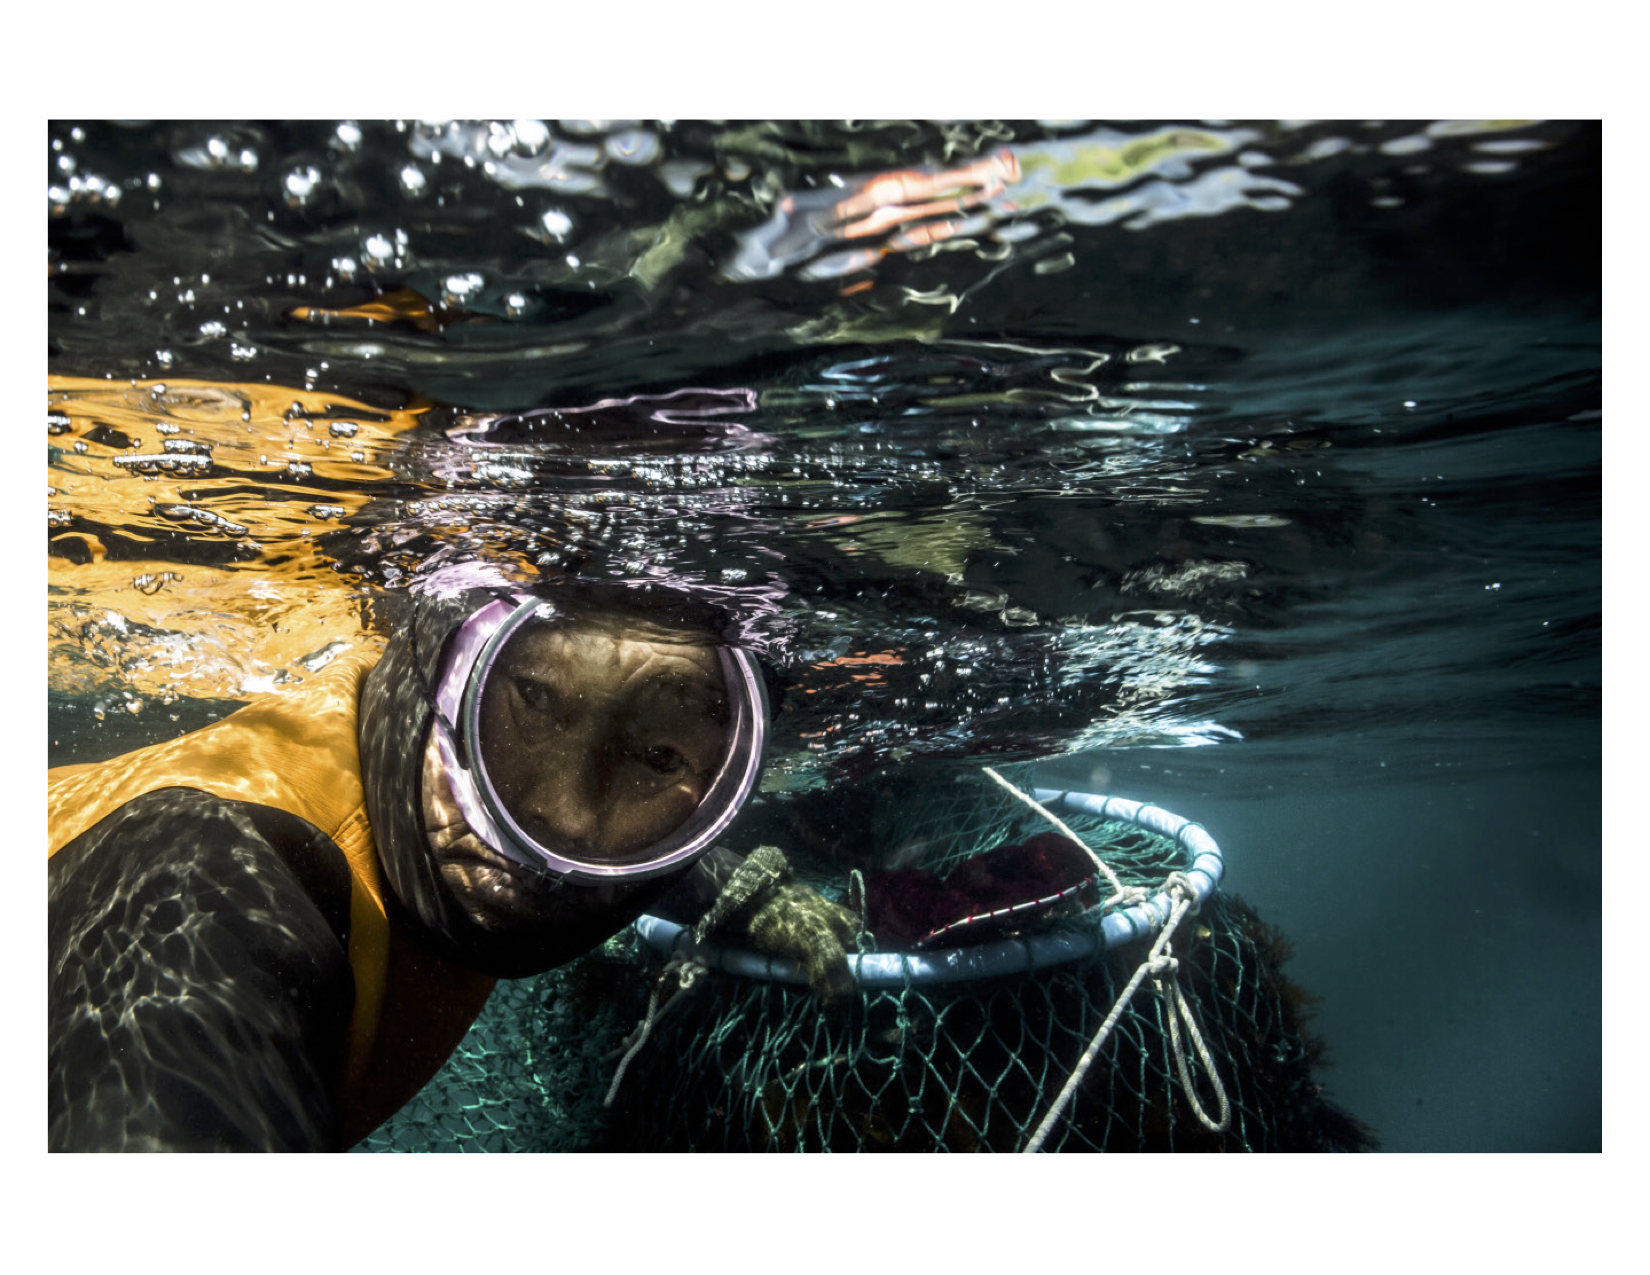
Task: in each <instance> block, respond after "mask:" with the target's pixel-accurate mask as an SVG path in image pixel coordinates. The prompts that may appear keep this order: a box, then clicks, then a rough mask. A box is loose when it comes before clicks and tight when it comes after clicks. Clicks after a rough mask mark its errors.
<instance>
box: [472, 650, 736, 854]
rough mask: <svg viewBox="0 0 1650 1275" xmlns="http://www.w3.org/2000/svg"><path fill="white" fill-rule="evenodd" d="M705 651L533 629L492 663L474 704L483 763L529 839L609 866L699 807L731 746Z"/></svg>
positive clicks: (712, 659) (713, 666) (718, 684)
mask: <svg viewBox="0 0 1650 1275" xmlns="http://www.w3.org/2000/svg"><path fill="white" fill-rule="evenodd" d="M727 718H728V711H727V702H726V697H725V694H724V691H723V687H722V675H721V670H720V667H719V665H718V662H717V659H716V653H715V651H714V650H713V649H711V648H710V647H707V646H692V645H687V644H678V643H665V642H650V641H641V640H636V639H633V638H629V637H625V636H623V635H616V634H612V633H607V632H601V631H581V630H572V631H569V630H565V629H550V628H535V629H529V630H527V631H526V632H524V633H523V634H522V635H521V637H520V638H518V639H517V640H515V641H512V642H511V643H510V644H509V646H507V647H506V648H505V650H504V651H503V653H502V654H501V655H500V657H499V662H498V665H497V666H496V667H495V670H494V672H493V675H492V676H491V677H490V678H489V679H488V681H487V686H486V688H485V690H484V692H483V695H482V703H481V720H482V721H483V722H485V723H486V735H485V738H484V739H483V741H482V754H483V760H484V762H485V764H486V766H487V771H488V774H489V775H490V776H491V778H492V781H493V785H494V787H495V788H496V789H497V790H498V794H499V796H500V797H501V798H502V799H503V801H504V804H505V806H506V808H508V809H509V810H510V812H511V813H512V814H513V815H514V816H515V817H516V820H517V822H518V823H520V824H521V826H522V828H523V829H524V830H525V831H526V832H527V833H529V834H530V835H531V836H532V837H533V838H534V839H535V840H537V841H539V842H541V843H543V844H545V845H547V846H551V847H554V848H557V849H559V850H561V851H562V852H563V853H565V854H567V856H568V857H570V858H575V859H579V860H583V861H587V862H591V861H593V862H615V861H619V860H623V859H625V858H626V857H628V856H631V855H634V854H636V853H637V852H639V851H642V850H645V849H646V848H647V847H648V846H650V845H652V844H653V843H654V842H656V841H658V840H660V839H661V838H662V837H665V836H667V835H668V834H669V833H672V832H674V831H675V830H676V829H677V828H679V827H681V826H682V824H683V823H685V822H686V821H687V819H688V817H689V816H690V815H692V813H693V812H694V810H695V809H697V808H698V805H699V802H700V800H701V799H702V798H703V797H704V795H705V792H706V790H707V789H709V787H710V785H711V781H712V780H714V779H715V777H716V770H717V767H718V765H719V763H720V762H721V759H722V754H723V751H724V750H725V747H726V743H727Z"/></svg>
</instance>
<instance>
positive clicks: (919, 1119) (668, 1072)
mask: <svg viewBox="0 0 1650 1275" xmlns="http://www.w3.org/2000/svg"><path fill="white" fill-rule="evenodd" d="M877 797H878V798H879V799H877V800H872V801H869V802H858V803H849V804H850V806H851V808H849V809H846V810H845V809H844V805H843V803H833V804H831V805H824V804H819V805H817V806H814V807H809V805H808V803H807V802H801V803H799V804H789V805H787V803H778V805H777V806H776V807H775V808H774V809H772V810H771V811H770V815H769V817H767V818H766V819H758V820H757V821H756V825H755V826H754V827H753V828H752V829H751V830H750V831H749V832H748V833H747V836H748V838H749V839H750V840H752V841H753V842H754V841H755V840H757V839H767V840H776V839H778V841H779V844H781V845H782V846H783V848H784V849H785V850H786V852H787V854H789V855H790V856H791V858H792V859H793V861H795V862H796V863H797V865H798V867H799V869H801V873H800V875H803V876H805V877H807V878H809V879H811V880H812V881H813V882H814V883H815V884H816V885H818V886H819V887H820V888H821V889H823V890H825V891H826V892H828V893H830V894H832V895H833V896H834V897H839V898H845V897H847V893H848V892H847V877H848V873H849V872H850V871H851V869H852V868H853V867H855V866H858V867H861V868H862V869H868V868H870V867H871V866H889V865H894V866H900V867H924V868H928V869H930V870H937V871H943V870H945V869H946V868H948V867H950V866H954V865H955V864H956V863H958V862H960V861H961V860H962V859H963V858H966V857H967V856H969V855H972V854H976V853H980V852H982V851H984V850H988V849H991V848H993V847H995V846H996V845H999V844H1001V843H1002V842H1004V841H1005V840H1018V839H1023V838H1024V837H1026V836H1029V835H1031V834H1032V833H1035V832H1040V831H1044V830H1046V828H1047V825H1046V824H1045V823H1044V822H1043V821H1042V820H1041V819H1040V818H1039V816H1037V815H1036V814H1035V813H1034V812H1032V811H1029V810H1027V809H1026V808H1025V807H1024V806H1022V805H1020V804H1019V803H1017V802H1016V801H1014V799H1013V798H1012V797H1011V796H1010V795H1009V794H1007V793H1005V792H1003V791H1002V790H1001V789H1000V788H997V787H996V785H994V784H991V783H989V782H988V781H986V780H985V779H983V778H982V777H980V776H978V775H977V774H970V775H965V776H948V777H944V778H939V777H935V778H934V779H932V780H931V781H930V782H928V783H926V784H924V785H922V786H921V787H920V788H918V789H917V790H915V791H913V790H912V789H910V788H901V789H898V790H885V791H883V792H882V793H880V794H877ZM1067 822H1068V823H1069V824H1070V825H1071V827H1072V829H1073V830H1074V831H1075V832H1077V833H1078V834H1079V835H1080V836H1082V837H1084V839H1085V840H1087V841H1088V842H1089V843H1090V844H1091V845H1094V846H1095V847H1096V848H1097V849H1098V850H1099V851H1100V853H1101V855H1102V857H1103V858H1105V860H1106V861H1107V862H1108V863H1109V864H1110V865H1111V866H1112V868H1113V869H1114V870H1115V871H1116V872H1117V873H1118V875H1119V876H1120V877H1121V878H1122V880H1123V881H1124V882H1125V884H1141V885H1152V886H1156V885H1160V884H1161V883H1162V881H1163V878H1164V876H1165V875H1166V874H1167V873H1168V872H1169V871H1171V870H1174V869H1176V868H1181V867H1184V866H1185V863H1184V854H1183V852H1182V851H1181V850H1180V849H1179V847H1177V846H1176V845H1175V844H1174V843H1173V842H1171V841H1169V840H1167V839H1166V838H1163V837H1160V836H1157V835H1155V834H1153V833H1149V832H1145V831H1143V830H1141V829H1139V828H1136V827H1134V826H1133V825H1129V824H1122V823H1115V822H1110V823H1102V822H1101V821H1099V820H1097V819H1094V818H1092V817H1088V816H1078V817H1068V818H1067ZM845 846H846V847H848V849H847V850H845V849H844V847H845ZM1080 923H1083V922H1081V921H1072V920H1067V921H1064V922H1057V923H1055V924H1067V925H1070V924H1080ZM1090 923H1092V918H1090ZM1146 946H1147V944H1146V943H1144V942H1142V943H1136V944H1132V945H1130V946H1129V947H1126V948H1124V949H1120V950H1117V951H1114V952H1111V953H1108V954H1106V955H1105V956H1103V957H1098V958H1091V959H1088V960H1085V961H1083V962H1080V963H1074V964H1071V965H1067V966H1063V967H1058V968H1054V969H1049V970H1043V971H1041V972H1037V973H1031V974H1020V975H1014V976H1010V977H1005V978H999V979H992V980H983V981H979V982H975V983H968V984H952V985H947V986H933V987H918V986H906V987H898V988H887V989H861V990H860V992H859V993H858V994H857V995H856V996H855V997H853V998H851V999H850V1002H849V1003H848V1004H846V1005H843V1006H837V1007H833V1008H827V1007H825V1006H823V1005H822V1004H821V1002H820V1001H819V1000H818V999H817V998H816V997H815V996H814V995H813V994H812V993H810V992H809V991H808V990H807V989H806V988H805V987H799V986H795V985H790V984H780V983H770V982H765V981H759V980H751V979H744V978H739V977H735V976H731V975H724V974H716V973H709V974H705V975H703V976H702V977H701V978H700V979H699V980H698V982H697V983H696V984H695V986H694V987H693V988H692V989H691V990H690V991H687V992H684V993H683V994H682V995H681V996H679V997H677V998H676V999H675V1000H674V1001H673V1002H671V1004H670V1007H669V1009H668V1011H667V1012H666V1013H665V1014H663V1015H662V1016H661V1018H660V1019H659V1021H658V1022H657V1023H656V1025H655V1027H654V1029H653V1031H652V1033H651V1035H650V1036H649V1038H648V1039H647V1041H646V1043H645V1044H644V1045H643V1046H642V1048H641V1050H640V1052H639V1053H638V1054H637V1055H636V1057H635V1059H634V1060H633V1061H632V1063H631V1064H630V1066H629V1068H628V1070H627V1071H626V1074H625V1076H624V1079H623V1082H622V1083H621V1085H620V1087H619V1089H618V1092H617V1098H616V1101H615V1103H614V1105H613V1107H612V1108H611V1109H609V1110H607V1111H605V1112H604V1111H603V1109H602V1107H601V1101H602V1097H603V1095H604V1094H605V1092H606V1090H607V1087H608V1084H609V1083H610V1081H611V1079H612V1076H613V1072H614V1068H615V1065H616V1059H617V1056H618V1054H619V1052H620V1050H621V1048H622V1045H623V1038H624V1036H625V1034H626V1033H627V1032H628V1031H629V1030H630V1029H631V1028H632V1027H634V1026H635V1024H636V1023H637V1021H638V1020H639V1019H640V1017H641V1016H642V1013H643V1009H644V1006H645V1003H646V998H647V995H648V992H649V991H650V990H651V987H652V985H653V982H654V980H655V979H658V978H660V977H661V975H660V973H659V971H660V967H661V965H662V964H663V960H664V958H663V957H662V956H659V955H657V954H654V953H651V952H646V951H644V950H642V949H641V948H640V945H639V944H636V943H634V942H631V941H628V940H626V941H616V942H615V943H612V944H609V945H608V946H607V948H605V949H603V950H602V951H601V952H599V953H596V954H593V955H592V956H591V957H587V958H585V959H584V960H583V961H580V962H577V963H575V964H574V965H573V966H570V967H568V968H567V969H566V970H564V971H558V972H553V973H552V974H550V975H545V976H541V977H540V978H537V979H531V980H524V981H522V982H521V983H518V984H515V985H501V988H500V991H499V992H496V993H495V994H494V998H493V1000H492V1001H491V1002H490V1003H489V1005H488V1007H487V1012H486V1013H485V1014H484V1015H483V1017H482V1018H481V1020H479V1021H478V1022H477V1024H476V1026H475V1028H474V1029H472V1031H471V1033H470V1036H469V1037H467V1038H466V1040H465V1042H464V1046H463V1047H462V1048H461V1050H460V1051H459V1053H458V1054H457V1055H456V1056H455V1057H454V1059H453V1060H451V1061H450V1062H449V1064H448V1065H447V1067H446V1068H445V1069H444V1070H443V1071H442V1073H441V1074H440V1075H439V1076H437V1078H436V1079H435V1080H434V1081H432V1082H431V1084H430V1085H429V1086H428V1087H427V1088H426V1089H425V1090H424V1092H422V1093H421V1094H420V1095H419V1096H418V1098H417V1099H415V1101H414V1102H413V1103H412V1104H411V1105H410V1106H409V1107H408V1108H406V1109H405V1110H403V1111H402V1112H401V1113H400V1114H399V1115H398V1116H397V1117H396V1118H395V1119H394V1120H393V1121H391V1122H390V1123H389V1124H388V1125H386V1126H385V1127H384V1128H383V1129H382V1130H380V1131H379V1132H378V1133H377V1134H375V1135H374V1136H373V1137H372V1138H371V1139H369V1140H368V1143H367V1144H365V1145H366V1146H367V1147H368V1148H369V1149H405V1150H433V1149H466V1150H470V1149H473V1150H493V1149H498V1150H570V1149H601V1150H633V1151H746V1150H787V1151H827V1150H828V1151H874V1150H911V1151H918V1150H920V1151H939V1150H949V1151H980V1150H992V1151H1017V1150H1020V1149H1021V1148H1022V1147H1023V1146H1024V1144H1025V1142H1026V1141H1027V1139H1028V1137H1029V1136H1030V1134H1031V1131H1032V1130H1033V1129H1034V1128H1035V1127H1036V1126H1037V1124H1038V1122H1039V1121H1040V1120H1041V1119H1042V1117H1043V1115H1044V1113H1045V1112H1046V1111H1047V1110H1048V1108H1049V1105H1050V1104H1051V1103H1052V1101H1053V1100H1054V1097H1055V1095H1056V1094H1057V1093H1058V1092H1059V1090H1060V1088H1061V1086H1062V1085H1063V1084H1064V1083H1065V1081H1066V1079H1067V1077H1068V1076H1069V1075H1070V1074H1071V1070H1072V1068H1073V1067H1074V1066H1075V1065H1076V1063H1077V1060H1078V1058H1079V1057H1080V1056H1081V1054H1082V1053H1083V1051H1084V1049H1085V1048H1086V1047H1087V1046H1088V1043H1089V1041H1090V1039H1091V1038H1092V1036H1093V1035H1094V1032H1095V1030H1096V1029H1097V1028H1098V1026H1099V1025H1100V1023H1101V1022H1102V1020H1103V1019H1104V1018H1105V1016H1106V1015H1107V1013H1108V1012H1109V1011H1110V1009H1111V1006H1112V1004H1113V1002H1114V1000H1115V999H1116V996H1117V993H1118V990H1119V989H1120V988H1121V987H1122V986H1123V984H1124V983H1125V982H1127V980H1128V978H1129V976H1130V975H1131V974H1132V972H1133V970H1134V969H1135V967H1136V966H1137V965H1138V964H1139V962H1140V960H1141V958H1142V956H1143V955H1144V953H1145V948H1146ZM867 950H869V945H868V946H867ZM1175 951H1176V953H1177V955H1178V956H1179V957H1180V961H1181V964H1180V971H1179V975H1178V977H1179V982H1180V985H1181V987H1182V988H1183V989H1184V990H1185V992H1186V994H1187V997H1188V999H1189V1000H1190V1002H1191V1004H1192V1006H1193V1009H1194V1012H1195V1013H1196V1015H1197V1017H1198V1020H1199V1022H1200V1024H1201V1026H1202V1030H1203V1034H1204V1037H1205V1039H1206V1040H1207V1042H1208V1045H1209V1048H1210V1051H1211V1054H1212V1056H1213V1058H1214V1059H1215V1062H1216V1067H1217V1069H1218V1071H1219V1073H1220V1078H1221V1081H1222V1082H1223V1083H1224V1086H1225V1089H1226V1092H1227V1095H1228V1097H1229V1099H1230V1101H1231V1105H1232V1118H1231V1121H1230V1124H1229V1126H1228V1128H1227V1129H1226V1130H1225V1132H1224V1133H1220V1134H1215V1133H1211V1132H1210V1131H1209V1130H1208V1129H1206V1128H1205V1127H1204V1126H1203V1125H1201V1124H1200V1123H1198V1122H1197V1120H1196V1119H1195V1118H1194V1116H1193V1114H1192V1111H1191V1108H1190V1106H1189V1105H1188V1103H1187V1101H1186V1099H1185V1096H1184V1095H1183V1094H1182V1093H1181V1086H1180V1080H1179V1077H1178V1073H1177V1070H1176V1065H1175V1060H1174V1057H1173V1053H1172V1050H1171V1047H1170V1037H1169V1026H1168V1020H1167V1018H1166V1016H1165V1014H1166V1002H1165V1000H1164V998H1163V997H1162V996H1160V995H1159V994H1158V993H1157V992H1156V991H1155V990H1153V988H1152V985H1151V984H1150V983H1148V984H1147V985H1146V986H1145V987H1144V988H1142V989H1141V991H1140V992H1139V993H1138V994H1137V995H1136V996H1135V998H1134V1000H1133V1001H1132V1002H1131V1005H1130V1007H1129V1009H1128V1010H1127V1011H1126V1012H1125V1013H1124V1015H1123V1017H1122V1019H1121V1020H1120V1022H1119V1023H1118V1025H1117V1028H1116V1029H1115V1030H1114V1032H1113V1034H1112V1037H1111V1038H1110V1039H1109V1040H1108V1041H1107V1043H1106V1045H1105V1047H1104V1049H1103V1050H1102V1052H1101V1054H1100V1055H1099V1057H1098V1059H1097V1060H1096V1062H1095V1063H1094V1065H1093V1066H1092V1067H1091V1068H1090V1070H1089V1072H1088V1075H1087V1076H1086V1078H1085V1080H1084V1083H1083V1084H1082V1086H1081V1087H1080V1088H1079V1090H1078V1092H1077V1095H1076V1097H1075V1099H1074V1100H1073V1103H1072V1105H1071V1107H1070V1108H1069V1109H1068V1110H1067V1112H1066V1114H1065V1116H1064V1118H1063V1119H1062V1120H1061V1121H1060V1123H1059V1125H1058V1126H1057V1127H1056V1128H1055V1129H1054V1131H1053V1132H1052V1133H1051V1134H1050V1136H1049V1138H1048V1140H1047V1142H1046V1143H1045V1146H1044V1149H1045V1150H1050V1151H1054V1150H1062V1151H1075V1150H1216V1149H1231V1150H1273V1149H1275V1150H1330V1149H1357V1148H1359V1147H1362V1146H1364V1145H1367V1144H1368V1137H1367V1132H1366V1131H1365V1130H1363V1129H1362V1127H1361V1126H1359V1125H1358V1124H1357V1123H1356V1122H1355V1121H1353V1120H1351V1119H1350V1118H1349V1117H1347V1116H1345V1115H1344V1114H1343V1113H1341V1112H1340V1111H1338V1110H1337V1109H1336V1108H1334V1107H1333V1106H1331V1105H1330V1104H1329V1103H1327V1102H1325V1101H1324V1099H1323V1098H1322V1096H1321V1086H1320V1085H1318V1084H1317V1083H1316V1080H1315V1078H1314V1076H1313V1068H1314V1065H1315V1063H1316V1062H1317V1053H1318V1049H1317V1046H1316V1045H1315V1044H1314V1043H1313V1042H1312V1041H1311V1039H1310V1038H1309V1037H1308V1036H1307V1035H1306V1033H1305V1032H1304V1030H1303V1023H1302V1020H1303V1017H1304V1014H1303V1010H1304V1008H1305V998H1304V997H1303V995H1302V994H1301V993H1300V992H1299V991H1298V990H1297V989H1295V988H1294V987H1293V986H1292V985H1291V984H1289V983H1288V982H1287V980H1285V979H1284V978H1283V976H1282V973H1281V963H1282V961H1283V959H1284V958H1285V956H1286V954H1287V952H1286V945H1285V944H1284V943H1283V941H1282V940H1281V939H1280V938H1279V936H1278V935H1276V933H1275V932H1273V931H1271V930H1270V929H1269V928H1268V927H1266V926H1265V925H1264V924H1263V923H1261V922H1260V921H1259V919H1258V918H1257V917H1256V916H1255V915H1254V913H1253V912H1252V911H1250V910H1249V909H1248V908H1246V907H1245V906H1244V905H1243V904H1242V903H1241V902H1239V901H1237V900H1235V899H1233V898H1231V897H1230V896H1227V895H1220V894H1217V895H1216V896H1215V898H1214V899H1212V900H1211V901H1210V903H1209V904H1207V905H1206V906H1205V907H1204V908H1203V910H1202V912H1201V913H1200V914H1199V915H1197V916H1195V917H1192V918H1190V919H1189V920H1188V921H1186V922H1185V923H1183V924H1182V926H1181V927H1180V930H1179V931H1178V932H1177V939H1176V943H1175ZM667 977H669V978H670V980H671V982H670V986H672V987H673V986H675V983H674V973H672V974H671V975H669V976H667ZM1188 1062H1189V1066H1190V1069H1191V1075H1192V1078H1193V1084H1194V1085H1195V1086H1197V1087H1198V1090H1199V1092H1200V1094H1201V1095H1202V1097H1203V1102H1204V1106H1205V1108H1206V1109H1208V1110H1213V1109H1214V1106H1215V1104H1214V1101H1213V1099H1212V1096H1211V1095H1212V1089H1211V1087H1210V1083H1209V1077H1208V1076H1207V1074H1206V1073H1205V1071H1204V1069H1203V1068H1202V1067H1201V1066H1200V1064H1199V1063H1198V1061H1197V1059H1196V1057H1195V1056H1193V1057H1191V1058H1189V1059H1188Z"/></svg>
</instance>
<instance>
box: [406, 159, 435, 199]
mask: <svg viewBox="0 0 1650 1275" xmlns="http://www.w3.org/2000/svg"><path fill="white" fill-rule="evenodd" d="M429 187H430V181H429V178H427V177H425V176H424V170H423V169H422V168H420V167H419V166H418V165H417V164H408V165H407V166H406V167H405V168H403V169H402V170H401V193H402V194H403V195H405V196H407V198H408V199H417V198H418V197H419V196H420V195H422V194H423V193H424V192H425V191H426V190H428V189H429Z"/></svg>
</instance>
